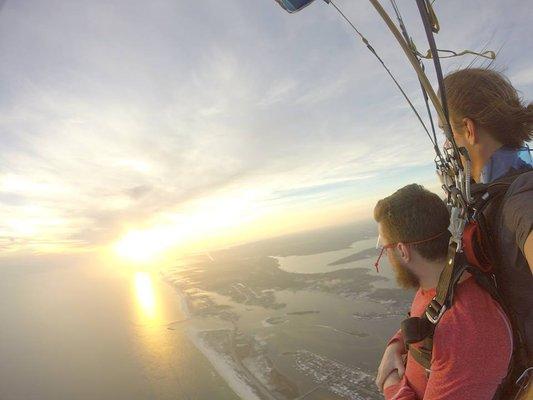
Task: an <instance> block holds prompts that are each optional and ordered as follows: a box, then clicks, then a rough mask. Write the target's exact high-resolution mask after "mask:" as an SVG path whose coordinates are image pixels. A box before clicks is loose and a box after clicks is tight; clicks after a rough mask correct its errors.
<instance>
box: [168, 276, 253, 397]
mask: <svg viewBox="0 0 533 400" xmlns="http://www.w3.org/2000/svg"><path fill="white" fill-rule="evenodd" d="M163 281H164V282H165V283H167V284H168V285H170V286H171V287H172V288H173V289H174V290H175V292H176V295H177V296H178V297H179V299H180V307H181V311H182V312H183V314H184V315H185V316H186V318H187V319H192V318H193V316H192V314H191V312H190V309H189V306H188V304H187V296H186V295H185V294H184V293H182V292H181V290H179V289H178V288H177V287H176V286H175V285H173V284H172V283H171V282H169V281H168V280H166V279H164V278H163ZM191 325H192V324H191ZM191 325H190V326H188V327H186V328H184V331H185V334H186V336H187V338H188V339H189V340H190V341H191V343H192V344H193V345H194V347H196V349H197V350H198V351H200V353H202V354H203V356H204V357H205V358H206V359H207V360H208V361H209V363H210V364H211V366H212V367H213V369H214V370H215V371H216V372H217V374H218V375H219V376H220V377H221V378H222V379H223V380H224V381H225V382H226V384H227V385H228V386H229V387H230V388H231V390H233V392H234V393H235V394H236V395H237V396H238V397H240V398H241V399H243V400H261V398H260V397H259V396H258V395H257V393H256V392H255V390H254V388H253V386H251V385H250V384H248V382H246V381H245V380H244V379H243V378H242V377H241V376H240V374H239V372H238V370H237V369H236V368H235V367H234V366H233V365H232V364H233V363H232V362H231V361H229V360H227V358H226V357H224V355H223V354H221V353H219V352H218V351H216V350H214V349H213V348H212V347H211V346H209V345H208V344H207V343H206V342H205V340H203V339H202V338H201V337H200V334H201V332H202V330H199V329H197V328H195V327H194V326H191Z"/></svg>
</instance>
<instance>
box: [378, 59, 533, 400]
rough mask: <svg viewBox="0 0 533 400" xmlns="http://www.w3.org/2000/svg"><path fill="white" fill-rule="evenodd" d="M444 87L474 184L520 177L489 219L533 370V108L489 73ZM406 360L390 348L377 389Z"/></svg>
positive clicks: (467, 74)
mask: <svg viewBox="0 0 533 400" xmlns="http://www.w3.org/2000/svg"><path fill="white" fill-rule="evenodd" d="M444 86H445V92H446V93H445V94H446V98H447V105H448V109H449V113H450V124H451V129H452V133H453V136H454V139H455V141H456V143H457V145H458V146H459V147H464V148H466V150H467V151H468V155H469V157H470V159H471V161H472V178H473V180H474V181H475V182H476V183H478V184H489V183H492V182H495V181H497V180H498V179H501V178H502V177H505V176H510V175H511V174H520V175H519V176H518V177H517V178H516V180H515V181H514V182H513V183H512V185H511V186H510V187H509V189H508V190H507V193H506V194H505V197H504V199H503V201H502V203H501V205H499V206H497V207H495V209H493V210H492V212H491V213H490V214H489V215H488V218H489V224H490V227H491V233H492V236H493V237H494V238H495V240H496V245H497V249H499V253H500V254H498V256H499V257H498V258H499V260H500V263H499V264H500V265H499V268H498V269H497V271H498V272H497V281H498V286H499V290H500V294H501V296H502V297H503V298H504V300H505V301H506V302H507V304H508V306H510V308H511V310H512V312H513V313H514V314H515V316H516V320H517V322H518V324H519V327H520V330H521V333H522V335H523V337H524V339H525V342H526V347H527V352H528V355H527V358H528V365H529V366H532V365H533V275H532V271H533V233H532V230H533V172H532V170H531V166H530V165H528V163H526V162H525V161H524V160H522V159H521V158H520V148H521V147H522V146H524V143H525V142H528V141H531V139H532V137H533V132H532V127H533V104H532V103H529V104H527V105H526V104H525V103H524V102H523V101H522V100H521V99H520V98H519V96H518V94H517V91H516V89H515V88H514V87H513V86H512V84H511V83H510V82H509V80H508V79H507V78H506V77H505V76H504V75H503V74H501V73H498V72H495V71H492V70H488V69H479V68H472V69H463V70H459V71H456V72H454V73H451V74H449V75H448V76H446V78H445V79H444ZM404 354H405V349H404V348H403V346H402V345H401V344H400V341H394V340H393V341H391V342H390V343H389V345H388V346H387V348H386V350H385V352H384V354H383V358H382V360H381V363H380V366H379V369H378V376H377V378H376V385H377V386H378V388H380V389H382V388H383V385H384V383H385V381H386V379H387V377H388V376H389V374H391V372H394V371H397V373H398V375H399V376H400V377H402V376H403V374H404V372H405V366H404V363H403V355H404ZM530 386H531V385H530ZM530 389H531V388H530ZM424 398H425V397H424Z"/></svg>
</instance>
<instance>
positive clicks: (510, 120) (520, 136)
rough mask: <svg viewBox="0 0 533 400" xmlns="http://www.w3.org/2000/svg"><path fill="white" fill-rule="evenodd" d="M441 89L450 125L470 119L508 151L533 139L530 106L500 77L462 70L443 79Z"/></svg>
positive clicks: (479, 70) (532, 107)
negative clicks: (444, 95) (444, 97)
mask: <svg viewBox="0 0 533 400" xmlns="http://www.w3.org/2000/svg"><path fill="white" fill-rule="evenodd" d="M444 90H445V92H446V102H447V104H448V108H449V111H450V123H451V124H452V125H453V126H457V125H459V124H461V121H462V119H463V118H465V117H467V118H470V119H472V120H473V121H474V123H475V124H476V125H478V126H479V127H481V128H484V129H485V130H486V131H487V133H488V134H489V135H491V136H492V137H493V138H494V139H496V140H497V141H498V142H500V143H502V144H503V145H506V146H509V147H511V148H518V147H521V146H523V144H524V142H527V141H529V140H531V138H532V137H533V132H532V131H533V103H529V104H526V103H525V102H524V101H523V100H522V99H521V98H520V97H519V96H518V93H517V91H516V89H515V88H514V87H513V85H512V84H511V82H510V81H509V80H508V79H507V78H506V77H505V76H504V75H503V74H501V73H499V72H496V71H493V70H490V69H485V68H467V69H461V70H458V71H455V72H452V73H451V74H449V75H447V76H446V77H445V78H444Z"/></svg>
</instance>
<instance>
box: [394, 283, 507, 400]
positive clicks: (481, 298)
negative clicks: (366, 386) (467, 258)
mask: <svg viewBox="0 0 533 400" xmlns="http://www.w3.org/2000/svg"><path fill="white" fill-rule="evenodd" d="M434 296H435V289H430V290H422V289H419V290H418V292H417V293H416V295H415V298H414V300H413V304H412V305H411V316H413V317H419V316H421V315H422V314H423V313H424V311H425V309H426V306H427V305H428V303H429V302H430V301H431V299H432V298H433V297H434ZM396 339H399V340H401V339H402V338H401V333H400V334H397V335H396V337H395V338H393V340H396ZM512 348H513V336H512V330H511V327H510V325H509V322H508V320H507V317H506V316H505V314H504V313H503V311H502V310H501V308H500V306H499V305H498V304H497V303H496V302H495V301H494V300H493V299H492V297H491V296H490V295H489V294H488V293H487V292H486V291H485V290H483V289H482V288H481V287H480V286H479V285H478V284H477V283H476V281H475V280H474V278H468V279H466V280H465V281H463V282H461V283H459V284H458V285H457V288H456V292H455V298H454V303H453V306H452V307H451V308H450V309H449V310H448V311H446V312H445V313H444V315H443V317H442V319H441V320H440V322H439V324H438V325H437V328H436V329H435V334H434V337H433V357H432V362H431V372H430V374H429V378H428V376H427V373H426V370H425V369H424V368H423V367H422V366H421V365H420V364H418V363H417V362H416V361H415V360H414V359H413V358H412V357H411V355H408V357H407V364H406V368H405V375H404V376H403V379H402V380H401V381H400V382H399V383H397V384H395V385H391V386H389V387H387V388H386V389H385V399H387V400H420V399H424V400H436V399H439V400H452V399H453V400H462V399H468V400H490V399H491V398H492V396H493V395H494V393H495V392H496V389H497V387H498V385H499V384H500V383H501V381H502V379H503V378H504V377H505V376H506V375H507V368H508V366H509V363H510V360H511V353H512Z"/></svg>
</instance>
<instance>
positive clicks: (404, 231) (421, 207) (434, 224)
mask: <svg viewBox="0 0 533 400" xmlns="http://www.w3.org/2000/svg"><path fill="white" fill-rule="evenodd" d="M374 219H375V220H376V222H378V223H380V224H381V228H382V230H383V233H384V234H385V235H386V236H387V239H388V240H390V241H391V242H392V243H398V242H402V243H409V242H419V241H422V240H426V239H429V238H432V237H435V236H437V235H439V234H441V233H443V232H444V233H443V234H442V235H441V236H438V237H437V238H435V239H434V240H430V241H428V242H425V243H420V244H414V245H411V246H412V247H413V248H414V249H415V250H416V251H417V252H418V254H420V255H421V256H422V257H424V258H425V259H427V260H430V261H439V260H442V259H444V258H445V257H446V254H447V252H448V242H449V240H450V233H449V232H448V226H449V224H450V214H449V212H448V208H447V207H446V204H444V202H443V201H442V200H441V199H440V198H439V196H437V195H436V194H435V193H431V192H430V191H428V190H426V189H424V188H423V187H422V186H420V185H417V184H412V185H407V186H405V187H403V188H401V189H399V190H397V191H396V192H394V193H393V194H391V195H390V196H388V197H385V198H384V199H382V200H379V201H378V202H377V204H376V207H375V208H374Z"/></svg>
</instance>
